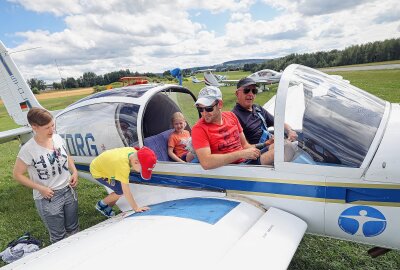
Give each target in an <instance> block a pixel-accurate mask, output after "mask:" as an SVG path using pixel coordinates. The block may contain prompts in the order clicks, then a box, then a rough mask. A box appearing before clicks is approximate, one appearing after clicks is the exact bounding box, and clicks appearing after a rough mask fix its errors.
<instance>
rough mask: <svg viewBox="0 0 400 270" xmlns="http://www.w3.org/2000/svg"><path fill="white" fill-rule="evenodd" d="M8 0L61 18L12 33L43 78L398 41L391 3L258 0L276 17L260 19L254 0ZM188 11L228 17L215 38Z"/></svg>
mask: <svg viewBox="0 0 400 270" xmlns="http://www.w3.org/2000/svg"><path fill="white" fill-rule="evenodd" d="M13 2H15V3H20V4H21V5H23V6H24V8H25V9H27V10H32V11H35V12H39V13H41V12H48V13H52V14H55V15H57V16H61V17H60V18H62V19H63V20H64V21H65V25H66V29H64V30H62V31H60V32H50V31H43V30H40V31H36V30H32V31H29V32H22V33H18V34H17V35H19V36H21V37H24V38H25V39H26V41H24V43H22V44H20V45H19V46H18V47H15V48H12V50H11V51H17V50H22V49H27V48H32V47H41V49H36V50H31V51H27V52H25V53H20V54H14V55H13V57H14V59H15V61H16V62H17V64H19V65H20V66H21V70H22V71H23V73H24V74H25V76H26V77H27V78H31V77H37V78H42V79H46V80H49V81H51V80H58V79H59V74H58V71H57V68H56V67H55V60H56V61H57V62H58V64H59V66H60V67H61V68H62V75H63V76H65V77H67V76H73V77H78V76H80V75H82V73H83V72H85V71H93V72H95V73H96V74H104V73H106V72H111V71H115V70H119V69H126V68H129V69H130V70H132V71H139V72H163V71H164V70H168V69H170V68H174V67H177V66H180V67H182V68H188V67H193V66H200V65H212V64H219V63H221V62H224V61H229V60H234V59H240V58H263V57H265V58H275V57H280V56H284V55H286V54H289V53H294V52H295V53H304V52H313V51H318V50H331V49H335V48H337V49H343V48H344V47H346V46H350V45H353V44H361V43H366V42H370V41H375V40H383V39H386V38H396V37H399V23H400V18H399V15H398V14H400V12H399V8H398V4H397V1H395V0H382V1H363V2H360V1H359V0H350V1H344V2H343V3H342V2H340V3H336V2H332V3H333V4H331V2H329V1H317V0H297V1H291V0H281V1H276V0H263V3H264V4H266V5H267V4H268V5H269V7H274V8H276V9H278V10H279V12H280V13H278V15H277V16H275V17H274V16H266V17H267V18H266V19H255V17H254V16H255V15H253V14H252V13H251V6H252V5H253V4H254V3H255V2H256V1H255V0H243V1H235V0H221V1H203V0H179V1H167V0H155V1H145V0H138V1H134V3H132V1H128V0H108V1H100V0H71V1H61V0H42V1H36V0H13ZM258 6H260V3H259V4H258ZM266 8H268V7H266ZM192 10H195V11H196V12H195V14H196V15H194V16H195V17H201V16H199V14H200V13H201V11H202V10H207V11H210V12H211V13H212V14H215V15H214V16H219V14H220V13H221V14H222V12H229V14H230V17H229V21H228V22H227V23H226V25H225V28H224V30H225V32H224V33H222V34H221V33H219V34H218V35H217V34H216V33H215V32H214V30H213V29H210V26H208V28H206V26H205V23H201V22H200V23H199V22H194V21H193V20H192V19H194V18H191V17H190V12H191V11H192ZM266 10H267V9H266ZM258 18H259V17H258ZM197 21H198V20H197ZM6 45H7V44H6Z"/></svg>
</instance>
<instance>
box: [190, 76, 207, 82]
mask: <svg viewBox="0 0 400 270" xmlns="http://www.w3.org/2000/svg"><path fill="white" fill-rule="evenodd" d="M190 78H191V79H192V83H202V82H204V80H199V79H197V77H196V76H191V77H190Z"/></svg>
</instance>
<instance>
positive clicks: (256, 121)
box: [232, 77, 297, 165]
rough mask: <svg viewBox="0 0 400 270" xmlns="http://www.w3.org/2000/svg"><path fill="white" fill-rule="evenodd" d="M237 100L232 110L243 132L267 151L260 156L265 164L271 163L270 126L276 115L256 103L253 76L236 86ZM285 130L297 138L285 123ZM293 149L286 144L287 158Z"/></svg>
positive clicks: (252, 142)
mask: <svg viewBox="0 0 400 270" xmlns="http://www.w3.org/2000/svg"><path fill="white" fill-rule="evenodd" d="M236 88H237V89H236V98H237V102H236V105H235V107H234V108H233V109H232V112H233V113H234V114H235V115H236V116H237V118H238V119H239V122H240V124H241V125H242V127H243V133H244V135H245V137H246V139H247V140H248V142H249V143H250V144H253V145H256V147H258V148H263V149H262V152H264V151H267V152H266V153H265V154H263V155H262V157H261V158H260V162H261V164H263V165H271V164H272V163H273V161H274V151H273V148H274V145H273V136H272V134H269V132H268V127H270V126H273V125H274V117H273V116H272V115H271V114H270V113H269V112H267V111H266V110H265V109H264V108H262V107H261V106H260V105H257V104H254V100H255V98H256V95H257V92H258V90H257V84H256V82H255V81H254V80H253V79H252V78H248V77H245V78H243V79H241V80H240V81H239V82H238V84H237V87H236ZM284 128H285V131H286V132H287V134H288V139H289V140H290V141H295V140H297V133H296V132H295V131H294V130H292V128H291V127H290V126H289V125H288V124H285V126H284ZM265 146H267V147H266V148H264V147H265ZM292 156H293V151H292V149H291V148H290V147H289V145H287V146H286V145H285V160H290V159H291V157H292Z"/></svg>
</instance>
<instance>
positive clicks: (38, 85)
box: [27, 69, 157, 93]
mask: <svg viewBox="0 0 400 270" xmlns="http://www.w3.org/2000/svg"><path fill="white" fill-rule="evenodd" d="M127 76H143V77H150V78H152V77H156V76H157V75H156V74H154V73H150V72H147V73H139V72H131V71H130V70H129V69H126V70H119V71H113V72H110V73H106V74H104V75H96V73H94V72H85V73H83V75H82V76H80V77H79V78H77V79H75V78H73V77H67V78H66V79H64V78H63V79H62V80H61V83H57V82H53V83H52V85H51V86H52V87H53V89H71V88H82V87H93V86H95V85H107V84H110V83H113V82H117V81H118V80H119V79H120V78H121V77H127ZM27 83H28V85H29V86H30V88H31V89H32V91H33V92H34V93H35V92H36V93H37V92H39V91H40V90H45V89H46V83H45V82H44V81H43V80H38V79H35V78H34V79H29V80H28V81H27Z"/></svg>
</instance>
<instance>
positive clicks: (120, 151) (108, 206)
mask: <svg viewBox="0 0 400 270" xmlns="http://www.w3.org/2000/svg"><path fill="white" fill-rule="evenodd" d="M156 163H157V157H156V155H155V154H154V152H153V151H152V150H151V149H150V148H147V147H142V148H140V149H135V148H132V147H122V148H115V149H111V150H107V151H105V152H103V153H101V154H100V155H99V156H98V157H96V158H95V159H94V160H93V161H92V163H91V164H90V173H91V174H92V176H93V178H95V179H96V180H97V181H99V182H100V183H101V184H102V185H104V186H106V187H108V188H110V189H112V190H113V191H114V192H112V193H110V194H108V195H107V197H105V198H104V199H103V200H101V201H98V202H97V204H96V206H95V207H96V209H97V210H98V211H99V212H100V213H102V214H103V215H104V216H106V217H112V216H114V215H115V213H114V211H113V210H112V207H113V206H114V204H115V203H116V202H117V201H118V199H119V198H120V197H121V196H122V195H124V197H125V199H126V200H127V201H128V203H129V205H130V206H131V207H132V209H133V210H134V211H135V212H143V211H146V210H148V209H150V208H149V207H147V206H142V207H140V206H138V205H137V203H136V201H135V199H134V198H133V195H132V193H131V190H130V188H129V173H130V172H131V170H132V171H135V172H140V174H141V176H142V178H143V179H145V180H149V179H150V178H151V173H152V170H153V168H154V166H155V165H156Z"/></svg>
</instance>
